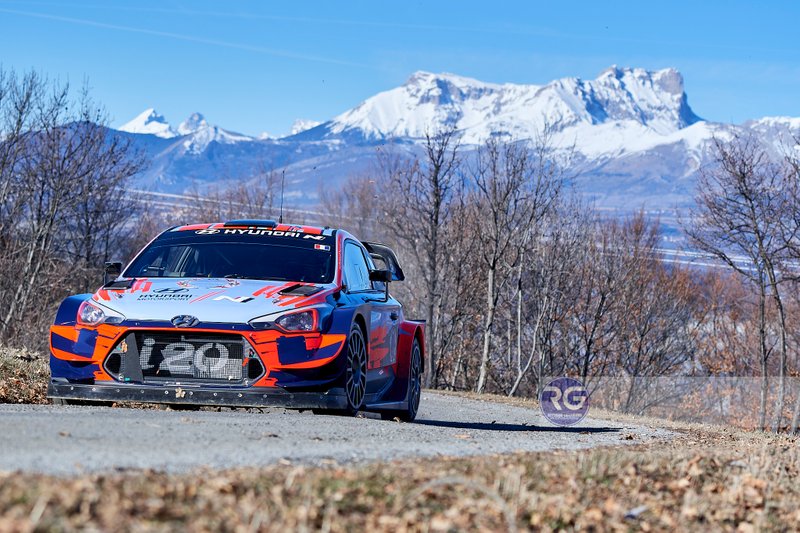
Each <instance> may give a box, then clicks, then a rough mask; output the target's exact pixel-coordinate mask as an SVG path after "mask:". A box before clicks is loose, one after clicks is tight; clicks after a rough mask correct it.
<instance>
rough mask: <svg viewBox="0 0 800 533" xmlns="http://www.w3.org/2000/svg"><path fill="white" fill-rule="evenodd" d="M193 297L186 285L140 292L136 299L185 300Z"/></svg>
mask: <svg viewBox="0 0 800 533" xmlns="http://www.w3.org/2000/svg"><path fill="white" fill-rule="evenodd" d="M191 297H192V294H191V293H190V292H189V289H187V288H186V287H178V288H175V289H170V288H165V289H156V290H154V291H153V292H148V293H146V294H140V295H139V297H138V298H137V299H136V300H137V301H166V300H170V301H176V300H177V301H184V300H188V299H190V298H191Z"/></svg>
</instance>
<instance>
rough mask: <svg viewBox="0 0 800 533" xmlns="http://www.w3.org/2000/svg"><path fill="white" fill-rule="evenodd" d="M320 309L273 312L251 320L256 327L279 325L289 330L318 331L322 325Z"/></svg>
mask: <svg viewBox="0 0 800 533" xmlns="http://www.w3.org/2000/svg"><path fill="white" fill-rule="evenodd" d="M320 311H323V312H324V310H322V309H317V308H315V307H312V308H306V309H303V310H301V311H290V312H288V313H273V314H271V315H266V316H262V317H258V318H254V319H253V320H251V321H250V325H251V326H253V328H255V329H270V328H273V327H277V328H279V329H282V330H284V331H288V332H302V331H317V330H318V329H319V325H320Z"/></svg>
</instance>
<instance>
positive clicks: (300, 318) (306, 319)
mask: <svg viewBox="0 0 800 533" xmlns="http://www.w3.org/2000/svg"><path fill="white" fill-rule="evenodd" d="M314 315H315V313H314V312H313V311H302V312H300V313H290V314H288V315H283V316H282V317H280V318H279V319H278V320H276V321H275V323H276V324H278V325H279V326H280V327H282V328H283V329H285V330H287V331H314V326H315V324H314Z"/></svg>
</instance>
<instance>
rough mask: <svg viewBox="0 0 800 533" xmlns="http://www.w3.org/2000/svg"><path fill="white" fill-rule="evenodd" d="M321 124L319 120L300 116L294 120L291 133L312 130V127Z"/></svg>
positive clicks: (295, 133)
mask: <svg viewBox="0 0 800 533" xmlns="http://www.w3.org/2000/svg"><path fill="white" fill-rule="evenodd" d="M320 124H322V123H321V122H320V121H318V120H309V119H305V118H298V119H297V120H295V121H294V124H292V130H291V133H290V134H289V135H297V134H298V133H302V132H304V131H307V130H310V129H311V128H316V127H317V126H319V125H320Z"/></svg>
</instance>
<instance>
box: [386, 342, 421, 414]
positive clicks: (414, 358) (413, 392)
mask: <svg viewBox="0 0 800 533" xmlns="http://www.w3.org/2000/svg"><path fill="white" fill-rule="evenodd" d="M406 396H407V398H408V407H406V408H405V409H403V410H399V411H383V412H382V413H381V418H383V419H384V420H394V419H395V418H399V419H400V420H402V421H403V422H413V421H414V419H415V418H417V411H419V400H420V398H421V397H422V348H420V346H419V342H417V339H414V344H413V345H412V346H411V361H410V363H409V368H408V392H407V394H406Z"/></svg>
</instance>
